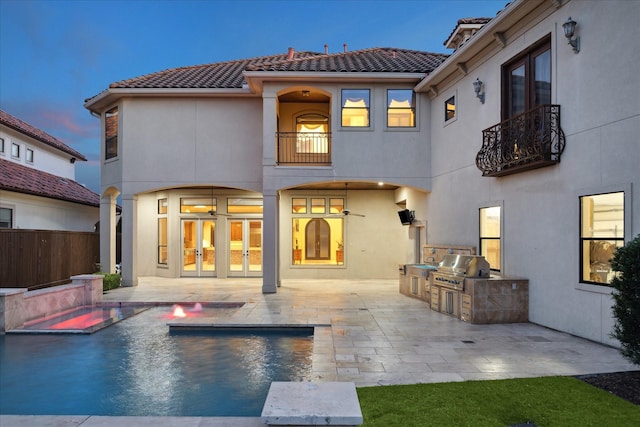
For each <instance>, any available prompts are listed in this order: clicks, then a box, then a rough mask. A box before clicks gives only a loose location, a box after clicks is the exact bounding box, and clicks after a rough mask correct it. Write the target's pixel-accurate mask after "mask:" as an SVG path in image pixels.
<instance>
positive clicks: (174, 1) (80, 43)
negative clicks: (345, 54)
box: [0, 0, 508, 193]
mask: <svg viewBox="0 0 640 427" xmlns="http://www.w3.org/2000/svg"><path fill="white" fill-rule="evenodd" d="M507 2H508V0H397V1H393V0H390V1H386V0H369V1H366V0H344V1H343V0H324V1H314V0H308V1H305V0H280V1H272V0H238V1H232V0H230V1H227V0H190V1H179V0H133V1H125V0H110V1H109V0H75V1H67V0H64V1H63V0H0V108H1V109H3V110H4V111H6V112H8V113H9V114H12V115H13V116H16V117H18V118H19V119H21V120H24V121H26V122H27V123H29V124H31V125H33V126H36V127H38V128H40V129H42V130H44V131H45V132H47V133H49V134H51V135H53V136H55V137H56V138H58V139H60V140H62V141H63V142H64V143H66V144H67V145H69V146H70V147H72V148H74V149H76V150H78V151H79V152H81V153H82V154H84V156H85V157H86V158H87V159H88V162H78V163H76V165H77V166H76V180H77V181H78V182H80V183H81V184H84V185H86V186H87V187H89V188H90V189H92V190H93V191H95V192H98V193H99V192H100V162H99V161H100V153H99V148H100V132H99V130H100V122H99V120H98V119H97V118H95V117H92V116H91V115H90V114H89V111H88V110H86V109H85V108H84V107H83V104H84V100H85V99H87V98H90V97H92V96H94V95H96V94H98V93H100V92H102V91H103V90H105V89H107V87H108V86H109V84H110V83H113V82H116V81H120V80H124V79H128V78H132V77H137V76H141V75H144V74H148V73H152V72H156V71H161V70H164V69H167V68H175V67H183V66H190V65H198V64H207V63H214V62H221V61H228V60H233V59H243V58H250V57H256V56H263V55H274V54H279V53H286V52H287V48H289V47H293V48H295V49H296V50H297V51H316V52H324V45H325V44H327V45H329V52H330V53H337V52H341V51H342V50H343V44H345V43H346V44H347V48H348V50H359V49H366V48H371V47H396V48H405V49H415V50H422V51H428V52H438V53H451V51H450V50H447V49H445V48H444V45H443V42H444V41H445V39H446V38H447V37H448V36H449V34H450V33H451V31H452V30H453V29H454V27H455V25H456V22H457V20H458V19H460V18H470V17H473V18H477V17H488V18H491V17H494V16H495V15H496V13H497V12H498V11H500V10H501V9H503V8H504V6H505V5H506V4H507Z"/></svg>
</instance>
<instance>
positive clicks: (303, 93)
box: [302, 90, 311, 97]
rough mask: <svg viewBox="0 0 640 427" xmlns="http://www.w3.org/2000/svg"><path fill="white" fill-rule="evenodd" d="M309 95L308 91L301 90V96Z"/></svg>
mask: <svg viewBox="0 0 640 427" xmlns="http://www.w3.org/2000/svg"><path fill="white" fill-rule="evenodd" d="M309 95H311V92H309V91H308V90H303V91H302V96H304V97H307V96H309Z"/></svg>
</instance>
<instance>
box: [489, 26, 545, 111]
mask: <svg viewBox="0 0 640 427" xmlns="http://www.w3.org/2000/svg"><path fill="white" fill-rule="evenodd" d="M546 51H549V52H550V54H551V53H552V49H551V35H548V36H545V37H544V38H543V39H541V40H539V41H538V42H536V43H534V44H533V45H532V46H531V47H530V48H528V49H526V50H524V51H522V52H521V53H519V54H518V55H517V56H516V57H514V58H512V59H511V60H509V61H508V62H506V63H505V64H504V65H503V66H502V83H501V95H502V103H501V112H500V115H501V117H502V120H508V119H510V118H512V117H514V116H515V115H518V114H521V113H523V112H525V111H529V110H532V109H533V108H535V107H537V106H539V105H543V104H546V103H540V102H537V101H536V99H535V96H534V94H535V92H536V87H535V66H534V62H535V59H536V58H538V57H539V56H540V55H541V54H543V53H544V52H546ZM552 59H553V57H552V56H551V58H550V61H549V78H550V79H551V72H552V69H553V66H552V62H551V60H552ZM522 66H524V85H523V89H524V105H523V108H524V110H523V111H519V112H517V113H512V111H513V105H512V97H511V94H512V85H511V72H512V71H514V70H516V69H518V68H519V67H522ZM552 84H553V82H552V81H551V82H550V86H551V85H552Z"/></svg>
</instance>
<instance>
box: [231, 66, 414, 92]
mask: <svg viewBox="0 0 640 427" xmlns="http://www.w3.org/2000/svg"><path fill="white" fill-rule="evenodd" d="M243 75H244V78H245V80H246V81H247V83H248V85H249V88H250V89H251V90H252V91H253V92H255V93H258V94H259V93H262V86H263V83H264V82H267V81H268V82H301V81H304V82H311V81H313V82H317V81H323V82H331V83H336V82H356V81H358V80H361V81H367V82H376V81H379V82H407V83H413V82H419V81H420V80H421V79H423V78H424V77H425V75H426V73H399V72H393V73H386V72H333V71H300V72H295V71H245V72H244V73H243Z"/></svg>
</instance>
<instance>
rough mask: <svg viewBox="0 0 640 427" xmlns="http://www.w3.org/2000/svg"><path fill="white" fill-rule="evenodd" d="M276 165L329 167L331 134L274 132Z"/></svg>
mask: <svg viewBox="0 0 640 427" xmlns="http://www.w3.org/2000/svg"><path fill="white" fill-rule="evenodd" d="M276 140H277V150H278V155H277V164H278V165H286V166H294V165H313V166H328V165H331V133H329V132H276Z"/></svg>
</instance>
